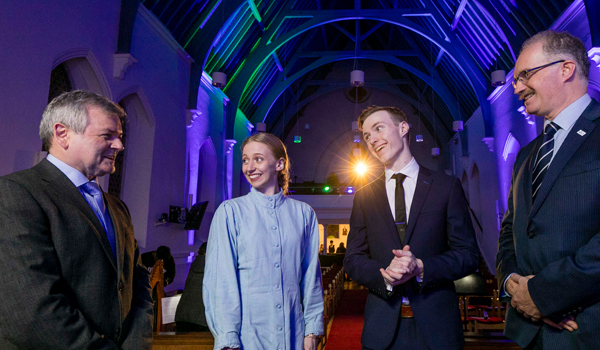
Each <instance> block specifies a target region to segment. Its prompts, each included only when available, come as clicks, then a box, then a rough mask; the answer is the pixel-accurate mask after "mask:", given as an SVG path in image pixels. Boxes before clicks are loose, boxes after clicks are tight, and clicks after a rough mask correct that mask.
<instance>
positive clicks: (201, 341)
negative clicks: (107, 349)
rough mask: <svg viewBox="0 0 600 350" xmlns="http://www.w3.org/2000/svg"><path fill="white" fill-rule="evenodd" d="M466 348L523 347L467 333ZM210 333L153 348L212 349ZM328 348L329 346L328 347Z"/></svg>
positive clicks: (164, 336)
mask: <svg viewBox="0 0 600 350" xmlns="http://www.w3.org/2000/svg"><path fill="white" fill-rule="evenodd" d="M465 342H466V344H465V347H464V350H480V349H481V350H520V349H521V348H520V347H519V346H518V345H517V344H515V343H513V342H511V341H510V340H508V339H506V337H504V336H502V335H501V334H486V335H481V334H477V333H465ZM213 344H214V342H213V337H212V335H211V334H210V333H179V334H176V333H174V332H166V333H159V334H156V335H155V336H154V345H153V347H152V349H153V350H212V349H213ZM326 348H327V347H326Z"/></svg>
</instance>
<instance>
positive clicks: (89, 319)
mask: <svg viewBox="0 0 600 350" xmlns="http://www.w3.org/2000/svg"><path fill="white" fill-rule="evenodd" d="M122 117H125V112H124V111H123V109H122V108H121V107H119V106H118V105H116V104H114V103H112V102H111V101H109V100H107V99H106V98H104V97H102V96H100V95H97V94H94V93H91V92H87V91H72V92H67V93H64V94H62V95H60V96H59V97H57V98H55V99H54V100H53V101H52V102H50V104H49V105H48V107H47V108H46V110H45V111H44V114H43V116H42V122H41V124H40V136H41V138H42V141H43V143H44V145H45V147H46V148H47V149H48V150H49V153H50V154H49V155H48V158H47V159H44V160H42V161H41V162H40V163H38V164H37V165H36V166H34V167H33V168H31V169H28V170H24V171H20V172H17V173H13V174H10V175H7V176H4V177H1V178H0V193H1V195H0V246H2V254H0V266H2V268H3V272H2V274H0V276H1V277H0V294H1V295H3V296H4V297H5V299H6V300H4V301H3V302H2V303H0V348H1V349H8V350H11V349H115V350H117V349H131V350H139V349H148V350H149V349H151V347H152V323H151V321H152V299H151V298H150V292H149V289H150V285H149V280H148V278H149V274H148V271H147V270H146V269H145V268H144V266H143V265H141V262H140V253H139V249H138V246H137V244H136V242H135V239H134V234H133V227H132V226H131V217H130V216H129V211H128V209H127V207H126V206H125V204H124V203H123V202H121V201H120V200H119V199H118V198H115V197H113V196H111V195H109V194H107V193H103V192H102V190H100V188H99V187H98V184H97V183H96V182H95V179H96V178H97V177H99V176H103V175H107V174H111V173H112V172H114V170H115V166H114V164H115V158H116V156H117V153H118V152H119V151H121V150H123V143H122V142H121V137H122V129H121V121H120V118H122Z"/></svg>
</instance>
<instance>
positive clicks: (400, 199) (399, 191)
mask: <svg viewBox="0 0 600 350" xmlns="http://www.w3.org/2000/svg"><path fill="white" fill-rule="evenodd" d="M392 179H396V195H395V202H396V213H395V214H396V215H395V224H396V230H397V231H398V236H400V243H402V244H404V237H405V236H406V206H405V204H404V186H403V185H402V182H404V179H406V175H404V174H400V173H398V174H394V175H393V176H392Z"/></svg>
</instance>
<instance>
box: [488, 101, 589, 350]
mask: <svg viewBox="0 0 600 350" xmlns="http://www.w3.org/2000/svg"><path fill="white" fill-rule="evenodd" d="M598 123H600V104H599V103H598V102H596V101H593V100H592V102H591V103H590V105H589V106H588V107H587V109H586V110H585V111H584V112H583V114H582V115H581V116H580V117H579V119H578V120H577V121H576V122H575V124H574V125H573V128H572V129H571V131H570V132H569V134H568V135H567V138H566V139H565V141H564V143H563V145H562V146H561V148H560V149H559V151H558V152H557V153H556V155H555V156H554V159H553V160H552V163H551V164H550V167H549V168H548V171H547V172H546V175H545V176H544V180H543V182H542V185H541V187H540V189H539V192H538V194H537V198H536V202H535V203H532V194H531V193H532V190H531V169H532V163H533V161H534V160H533V155H534V153H536V152H537V150H538V148H539V146H540V144H541V137H538V138H536V139H535V140H534V141H532V142H531V143H530V144H528V145H527V146H525V147H524V148H523V149H522V150H521V151H520V152H519V154H518V155H517V159H516V161H515V165H514V170H513V178H512V187H511V190H510V192H509V197H508V209H507V211H506V214H505V216H504V221H503V222H502V230H501V231H500V243H499V251H498V256H497V258H496V265H497V267H496V268H497V278H498V281H499V283H500V288H502V287H503V285H502V284H503V281H504V280H505V279H506V277H507V276H509V275H510V274H511V273H513V272H516V273H518V274H520V275H523V276H527V275H535V277H534V278H532V279H531V280H530V281H529V283H528V286H529V293H530V294H531V297H532V299H533V301H534V303H535V304H536V305H537V307H538V308H539V310H540V311H541V313H542V315H544V316H548V317H549V318H551V319H552V320H553V321H555V322H556V323H558V322H560V321H561V320H563V319H565V318H566V317H567V316H569V315H573V316H575V317H576V319H575V321H576V322H577V324H578V326H579V329H578V330H577V331H575V332H573V333H569V332H568V331H566V330H563V331H560V330H557V329H554V328H552V327H550V326H548V325H546V324H544V323H542V322H538V323H533V322H531V321H530V320H528V319H526V318H525V317H523V316H522V315H521V314H520V313H518V312H517V311H516V310H515V309H513V308H511V307H509V309H508V310H507V314H506V329H505V333H506V335H507V336H508V337H509V338H512V339H513V340H515V342H516V343H517V344H519V345H520V346H522V347H525V346H527V345H528V344H529V343H530V342H531V341H532V339H533V338H534V337H535V335H536V334H537V332H538V331H539V330H540V328H541V329H542V332H543V336H542V339H543V343H544V349H557V350H558V349H561V350H562V349H581V350H584V349H590V350H591V349H600V322H598V319H599V318H600V128H598V127H597V126H598Z"/></svg>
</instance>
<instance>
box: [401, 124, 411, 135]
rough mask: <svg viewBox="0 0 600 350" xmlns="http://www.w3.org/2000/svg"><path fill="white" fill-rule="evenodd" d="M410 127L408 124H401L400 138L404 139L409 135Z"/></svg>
mask: <svg viewBox="0 0 600 350" xmlns="http://www.w3.org/2000/svg"><path fill="white" fill-rule="evenodd" d="M409 130H410V127H409V126H408V122H401V123H400V136H402V137H404V135H406V134H408V131H409Z"/></svg>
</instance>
